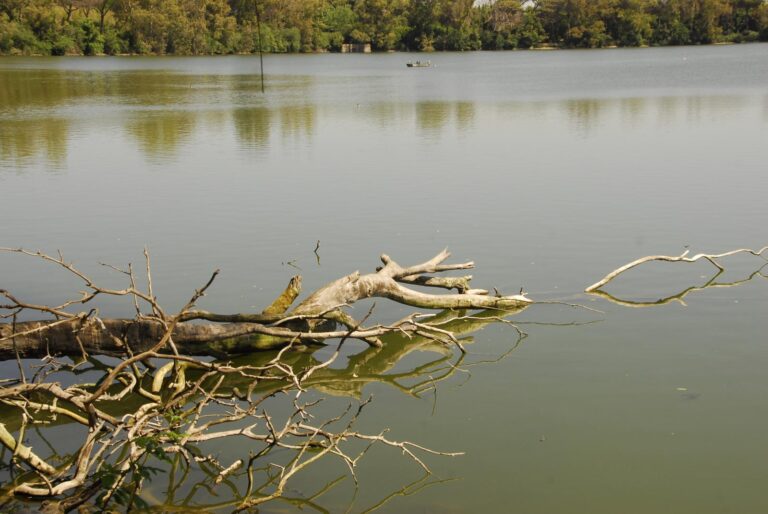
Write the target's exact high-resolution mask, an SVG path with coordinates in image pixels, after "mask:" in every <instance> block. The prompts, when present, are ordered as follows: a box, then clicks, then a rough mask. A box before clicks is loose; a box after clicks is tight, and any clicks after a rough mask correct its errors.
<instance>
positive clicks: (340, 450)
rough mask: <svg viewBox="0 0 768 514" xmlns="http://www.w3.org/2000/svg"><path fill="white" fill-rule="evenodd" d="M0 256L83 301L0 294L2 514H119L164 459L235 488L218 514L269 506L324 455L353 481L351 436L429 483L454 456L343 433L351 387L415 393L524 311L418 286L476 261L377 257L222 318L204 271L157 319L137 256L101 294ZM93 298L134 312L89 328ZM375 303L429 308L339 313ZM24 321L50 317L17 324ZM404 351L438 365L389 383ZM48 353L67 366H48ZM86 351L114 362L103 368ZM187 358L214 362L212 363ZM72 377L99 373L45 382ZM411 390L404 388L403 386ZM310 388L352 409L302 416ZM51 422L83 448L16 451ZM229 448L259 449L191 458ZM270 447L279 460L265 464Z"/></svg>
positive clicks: (518, 299) (96, 319)
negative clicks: (408, 462) (117, 284)
mask: <svg viewBox="0 0 768 514" xmlns="http://www.w3.org/2000/svg"><path fill="white" fill-rule="evenodd" d="M2 251H4V252H10V253H15V254H20V255H23V256H27V257H31V258H34V259H40V260H42V261H44V262H48V263H51V264H53V265H55V266H57V267H59V268H61V269H63V270H65V271H66V272H67V273H69V274H72V275H74V276H76V277H77V278H79V279H80V280H81V281H82V282H83V284H84V287H85V291H83V292H81V293H80V295H79V296H78V297H76V298H74V299H72V300H68V301H66V302H63V303H62V304H60V305H55V306H50V305H36V304H31V303H29V302H25V301H24V300H22V299H20V298H19V297H18V296H17V295H15V294H14V293H11V292H10V291H6V290H0V298H4V301H3V303H2V304H0V316H1V317H2V318H3V319H5V320H6V321H7V322H6V323H4V324H0V358H3V359H10V358H15V359H17V360H18V363H19V378H18V379H10V380H6V381H4V382H3V383H2V384H0V403H2V404H3V405H4V406H5V407H6V408H10V409H12V410H10V411H7V412H5V413H4V414H3V415H2V416H0V447H4V448H5V451H7V452H10V463H9V464H10V469H11V470H15V473H13V474H12V475H11V477H12V480H11V482H10V483H7V484H4V485H2V486H0V510H2V508H3V505H6V504H7V503H8V502H12V501H13V498H15V497H18V496H26V497H32V498H41V499H42V498H49V499H52V500H53V501H51V502H50V503H48V504H47V505H46V506H45V508H46V509H47V512H67V511H69V510H72V509H75V508H77V507H78V506H80V505H83V504H86V503H87V504H93V502H94V501H95V502H96V503H97V504H99V505H101V506H105V505H112V506H123V507H125V508H126V509H127V510H129V509H130V508H131V507H137V506H138V507H140V506H141V505H140V502H141V490H142V486H143V484H144V482H145V480H146V479H147V478H148V477H149V473H150V471H148V470H151V469H153V468H152V466H151V465H155V466H156V465H157V464H158V462H159V463H163V462H171V456H174V458H175V460H173V462H175V463H177V464H179V463H180V464H179V465H180V466H181V468H182V469H185V471H184V473H185V475H186V474H188V473H189V472H190V471H189V470H190V468H191V467H192V466H198V467H199V468H200V470H201V471H203V472H204V473H205V474H206V475H207V476H210V482H211V485H210V487H213V486H214V485H219V484H221V485H222V486H224V485H227V486H228V487H229V488H230V489H231V490H233V491H235V492H234V494H233V495H232V496H233V499H232V500H230V501H229V503H227V504H226V505H217V508H223V507H228V508H229V509H230V510H232V511H235V512H237V511H241V510H247V509H250V508H252V507H255V506H257V505H259V504H261V503H264V502H267V501H270V500H274V499H277V498H280V497H282V496H283V495H284V491H285V488H286V485H287V483H288V481H289V480H290V479H291V478H292V477H293V476H295V475H296V473H299V472H301V471H302V470H303V469H305V468H306V467H307V466H310V465H312V464H313V463H315V462H317V461H318V460H320V459H322V458H324V457H326V456H327V457H336V458H338V459H340V460H341V461H342V462H344V463H345V464H346V465H347V467H348V469H349V472H350V474H351V475H352V476H353V477H354V476H355V468H356V466H357V463H358V461H359V459H361V458H362V456H363V455H364V454H365V453H366V451H367V448H364V449H363V450H362V451H360V450H352V449H351V448H354V445H352V447H350V446H349V445H350V442H354V441H358V442H359V443H364V444H367V445H371V444H380V445H385V446H389V447H392V448H395V449H397V450H398V451H400V452H402V453H403V454H404V455H406V456H407V457H409V458H410V459H412V460H413V461H414V462H415V463H416V464H417V465H419V466H421V467H422V468H423V469H424V470H425V471H426V472H429V468H428V466H427V463H426V462H425V461H424V460H423V459H424V455H429V454H436V455H443V456H454V455H458V454H457V453H445V452H437V451H434V450H431V449H429V448H426V447H424V446H421V445H418V444H415V443H412V442H409V441H397V440H393V439H390V438H388V437H386V436H385V435H384V432H381V433H378V434H366V433H362V432H358V431H356V430H355V429H354V423H355V421H356V420H357V418H358V417H359V415H360V414H361V412H362V410H363V408H364V407H365V406H366V405H367V404H368V402H369V400H362V398H361V396H362V386H363V385H364V384H365V383H369V382H371V381H376V380H380V381H384V382H388V383H391V384H392V385H393V386H394V387H397V388H398V389H400V390H402V391H403V392H405V393H406V394H412V395H419V394H423V392H424V391H425V390H428V389H429V388H430V387H431V388H434V387H436V385H435V384H436V383H437V382H439V381H440V380H442V379H444V378H447V377H449V376H451V375H452V374H453V373H454V372H455V371H456V370H457V369H459V365H460V364H461V363H462V361H463V355H464V344H466V343H468V342H469V340H468V339H467V336H466V334H468V333H470V332H472V331H474V330H476V329H478V328H480V327H482V326H483V325H485V324H488V323H493V322H498V321H505V318H506V317H507V316H509V315H510V314H513V313H515V312H519V311H520V310H522V309H525V308H526V307H527V306H528V305H530V304H531V303H532V302H531V300H530V299H528V298H527V297H525V296H524V295H522V294H520V295H513V296H491V295H489V294H488V293H487V291H484V290H478V289H471V288H470V285H469V283H470V280H471V276H462V277H454V276H429V275H432V274H439V273H442V272H447V271H455V270H465V269H469V268H472V267H473V266H474V264H473V263H471V262H466V263H462V264H444V261H445V260H446V259H447V258H448V257H449V254H448V252H445V251H444V252H441V253H440V254H438V255H437V256H435V257H434V258H433V259H430V260H429V261H427V262H424V263H422V264H419V265H416V266H410V267H406V268H403V267H401V266H400V265H398V264H397V263H396V262H395V261H393V260H392V259H390V258H389V257H388V256H386V255H384V256H382V263H383V266H381V267H380V268H379V269H377V270H376V271H375V272H374V273H369V274H364V275H363V274H360V273H357V272H356V273H353V274H351V275H348V276H346V277H342V278H341V279H338V280H336V281H334V282H331V283H330V284H328V285H326V286H325V287H322V288H320V289H319V290H317V291H315V292H314V293H312V294H310V295H309V296H308V297H307V298H306V299H305V300H303V301H301V302H300V303H298V305H296V306H295V307H294V308H291V305H293V303H294V302H295V300H296V299H297V298H298V296H299V294H300V291H301V278H300V277H294V278H293V279H291V281H290V283H289V284H288V286H287V287H286V289H285V291H283V293H282V294H281V295H279V296H278V298H276V299H275V301H273V302H272V304H271V305H269V306H268V307H267V308H265V309H264V310H263V311H262V312H260V313H242V314H220V313H214V312H209V311H204V310H201V309H198V308H197V307H196V303H197V301H198V300H199V299H200V298H201V297H202V296H204V295H205V293H206V291H207V290H208V288H209V287H211V285H212V283H213V282H214V280H215V278H216V276H217V275H218V273H219V272H218V271H216V272H214V273H213V274H212V276H211V277H210V279H209V280H208V282H207V283H206V284H204V285H203V286H202V287H201V288H199V289H197V290H195V291H194V293H193V295H192V297H191V298H190V300H189V301H188V302H187V304H186V305H185V306H184V307H183V308H182V309H181V310H180V311H179V312H178V313H176V314H168V313H166V312H165V311H164V309H163V308H162V307H161V306H160V305H159V303H158V301H157V299H156V297H155V295H154V293H153V287H152V274H151V267H150V260H149V254H148V253H147V252H145V258H146V274H145V282H146V284H147V286H146V290H141V289H139V287H138V286H137V282H138V280H137V276H136V275H135V273H134V270H133V268H132V267H131V266H130V265H129V266H128V268H127V269H120V268H117V267H114V266H110V268H112V269H113V270H114V271H116V272H118V273H121V274H122V275H124V276H125V278H126V281H127V285H126V287H125V288H124V289H109V288H105V287H102V286H100V285H98V284H96V283H95V282H94V281H93V280H92V279H91V278H89V277H88V276H87V275H86V274H85V273H83V272H82V271H80V270H79V269H77V268H76V267H75V266H74V265H73V264H71V263H69V262H67V261H65V259H64V258H63V256H62V255H61V254H59V255H57V256H50V255H47V254H43V253H41V252H30V251H27V250H23V249H8V248H6V249H2ZM404 284H407V285H418V286H425V287H432V288H442V289H447V290H451V289H454V290H456V293H452V294H426V293H423V292H420V291H417V290H414V289H412V288H410V287H406V286H405V285H404ZM102 296H117V297H125V298H127V299H129V300H130V301H131V304H132V309H133V310H134V311H135V316H134V317H133V318H132V319H102V318H101V317H100V316H99V315H98V310H97V309H96V308H92V309H90V310H85V309H87V308H88V307H90V306H91V305H93V304H94V303H95V302H94V301H95V300H96V299H97V298H99V297H102ZM372 297H377V298H385V299H389V300H393V301H396V302H399V303H402V304H405V305H409V306H412V307H415V308H419V309H436V310H441V311H442V312H440V313H437V314H419V313H413V314H411V315H409V316H407V317H406V318H404V319H402V320H400V321H398V322H395V323H391V324H387V325H381V324H373V325H370V326H366V323H367V322H368V319H369V318H370V317H371V315H372V311H373V308H372V309H371V310H370V311H369V312H368V314H367V315H366V316H365V317H364V318H363V319H361V320H356V319H354V318H352V317H351V316H350V315H349V314H348V313H347V312H346V311H345V310H344V308H345V307H348V306H351V305H352V304H354V303H355V302H357V301H358V300H362V299H366V298H372ZM35 314H37V315H39V316H47V317H48V318H49V319H45V320H38V321H20V318H22V319H23V318H27V319H28V318H29V317H30V316H33V315H35ZM516 333H517V341H518V342H519V341H520V340H521V339H522V337H523V333H522V332H520V331H519V329H516ZM351 338H355V339H360V340H363V341H365V342H366V343H368V345H369V348H368V350H367V351H365V352H361V353H360V354H358V355H356V356H354V358H351V359H350V360H349V365H350V366H353V368H352V369H351V373H350V372H345V371H344V370H335V369H331V364H332V363H333V362H335V361H336V359H337V358H338V357H339V355H340V354H341V349H342V347H343V345H344V344H345V342H346V341H347V340H349V339H351ZM332 340H335V341H336V343H334V344H335V351H334V352H333V354H332V355H331V356H330V357H329V358H326V359H325V360H322V361H318V360H315V359H313V358H306V356H307V355H308V354H307V353H302V352H296V351H291V350H292V349H298V347H303V346H304V347H305V345H306V344H311V343H318V342H326V343H328V342H331V341H332ZM266 349H279V351H277V350H274V351H272V353H263V352H257V353H262V354H264V355H266V356H267V357H266V360H264V359H261V360H259V359H256V360H255V361H254V360H251V362H247V363H244V364H238V363H237V362H235V361H236V360H237V359H236V356H237V355H243V354H251V355H253V353H254V350H266ZM417 349H418V350H424V349H427V350H429V351H432V352H435V353H437V354H438V357H437V359H436V360H434V361H433V362H431V363H429V364H427V365H420V366H419V367H418V368H417V369H414V370H413V371H411V372H405V373H397V374H392V373H390V370H391V369H392V368H393V367H394V366H395V365H396V364H397V362H398V361H400V360H401V358H402V357H403V356H404V355H407V354H408V353H409V352H411V351H413V350H417ZM60 355H69V356H73V357H74V358H75V360H74V362H73V361H69V360H66V359H65V360H60V359H59V357H58V356H60ZM98 355H107V356H118V357H120V358H121V360H120V361H119V362H118V363H117V364H116V365H112V366H107V365H105V364H103V363H102V362H101V361H99V360H98V359H97V358H96V356H98ZM195 355H213V356H216V357H220V358H222V357H224V358H225V359H226V360H219V361H213V362H211V361H210V360H206V359H200V358H198V357H195ZM302 356H304V357H302ZM455 356H458V357H455ZM27 357H42V365H41V366H39V367H38V369H37V370H36V372H35V374H34V376H33V377H29V378H28V377H27V376H25V372H24V368H25V366H24V365H23V363H22V360H21V359H23V358H27ZM297 357H299V358H297ZM233 359H234V361H233ZM80 369H85V370H87V372H89V373H93V372H94V371H98V372H99V373H100V378H99V379H98V380H97V381H96V382H95V383H92V384H81V383H75V384H74V385H70V386H65V385H62V384H61V383H58V382H54V381H51V380H50V379H49V378H48V377H49V376H50V375H51V374H52V373H61V372H62V371H63V370H68V371H69V372H70V373H72V374H74V375H75V376H76V375H77V374H78V373H79V372H80ZM344 373H346V375H345V374H344ZM339 378H342V380H339ZM409 379H410V380H413V381H414V382H413V383H411V384H410V385H406V384H405V383H401V381H407V380H409ZM308 388H314V389H316V390H319V391H324V392H327V393H331V394H334V395H338V394H342V395H345V396H351V397H355V398H358V399H359V400H360V404H359V406H358V407H357V408H354V409H350V410H347V411H345V412H341V413H340V414H339V415H338V416H336V417H333V418H331V419H326V420H325V421H312V420H313V414H312V411H313V409H314V406H315V405H316V403H317V402H312V401H303V400H302V398H303V396H302V395H303V393H304V391H305V390H306V389H308ZM281 393H282V394H287V395H289V398H292V405H293V409H292V411H291V412H289V413H288V414H287V415H284V416H283V418H282V419H277V418H276V417H273V416H272V415H270V414H269V412H268V405H270V401H271V399H272V398H275V395H277V394H281ZM10 413H13V414H10ZM63 422H68V423H78V424H81V425H83V426H84V427H86V428H87V434H86V436H85V439H84V440H83V441H82V442H81V444H80V445H79V446H78V447H76V448H75V451H74V452H72V453H70V454H69V455H57V454H53V455H50V454H48V455H46V454H41V453H38V451H37V449H36V448H33V447H30V446H29V445H28V444H26V443H25V442H24V441H25V433H26V431H27V430H31V429H33V428H37V427H39V426H41V425H48V424H60V423H63ZM230 438H242V439H245V440H248V441H249V442H250V443H249V444H251V445H256V448H257V450H256V451H254V452H252V453H251V454H250V455H249V456H248V458H242V459H239V460H236V461H235V462H232V463H220V462H218V461H217V460H216V459H215V457H214V456H212V455H210V454H205V453H203V452H202V451H201V450H200V446H199V445H201V444H203V443H208V442H210V441H215V440H223V439H230ZM273 449H280V450H282V451H281V452H280V453H279V454H277V455H275V456H274V457H270V454H271V452H272V450H273ZM69 451H71V448H70V450H69ZM286 452H287V453H286ZM265 459H270V460H269V461H265ZM265 462H267V464H265ZM175 465H176V464H174V466H175ZM173 469H176V468H175V467H173ZM259 476H261V478H260V479H259V478H258V477H259ZM235 481H239V483H240V484H241V485H240V486H237V485H236V484H235ZM243 481H245V482H246V484H245V485H244V487H243V486H242V482H243ZM333 483H335V482H333ZM206 487H208V486H206ZM97 496H98V498H97V499H96V500H94V498H95V497H97ZM89 502H90V503H89Z"/></svg>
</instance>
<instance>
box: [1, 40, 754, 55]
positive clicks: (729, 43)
mask: <svg viewBox="0 0 768 514" xmlns="http://www.w3.org/2000/svg"><path fill="white" fill-rule="evenodd" d="M760 44H768V41H743V42H735V41H717V42H714V43H709V44H705V45H702V44H697V45H640V46H616V45H611V46H603V47H590V48H580V47H560V46H539V47H532V48H514V49H509V50H436V51H432V52H419V51H415V50H388V51H375V52H370V53H363V52H329V51H323V52H264V55H382V54H405V55H408V54H420V55H440V54H455V53H461V54H469V53H508V52H551V51H569V50H582V51H583V50H624V49H648V48H697V47H709V46H742V45H760ZM258 55H259V53H258V52H252V53H229V54H214V53H211V54H130V53H121V54H104V53H101V54H95V55H85V54H76V53H72V54H65V55H50V54H20V53H8V54H0V57H55V58H67V57H88V58H100V57H121V58H124V57H173V58H179V57H249V56H258Z"/></svg>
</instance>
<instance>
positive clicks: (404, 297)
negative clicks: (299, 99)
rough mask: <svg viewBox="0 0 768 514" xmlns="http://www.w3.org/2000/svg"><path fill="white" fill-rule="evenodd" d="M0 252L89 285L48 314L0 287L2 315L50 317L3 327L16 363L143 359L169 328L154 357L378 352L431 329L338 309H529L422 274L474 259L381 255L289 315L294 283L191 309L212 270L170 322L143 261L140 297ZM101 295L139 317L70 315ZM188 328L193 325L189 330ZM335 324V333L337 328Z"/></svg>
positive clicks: (0, 349) (412, 320) (4, 354)
mask: <svg viewBox="0 0 768 514" xmlns="http://www.w3.org/2000/svg"><path fill="white" fill-rule="evenodd" d="M0 250H2V251H6V252H14V253H20V254H24V255H27V256H31V257H35V258H39V259H42V260H44V261H47V262H50V263H53V264H55V265H58V266H60V267H61V268H63V269H64V270H66V271H68V272H69V273H71V274H74V275H75V276H77V277H78V278H80V279H81V280H82V281H83V282H84V285H85V287H86V288H87V291H85V292H83V293H82V296H81V297H79V298H77V299H74V300H70V301H68V302H65V303H63V304H62V305H59V306H53V307H51V306H42V305H32V304H29V303H26V302H24V301H22V300H20V299H18V298H17V297H16V296H14V295H13V294H11V292H9V291H5V290H2V289H0V296H4V297H5V298H6V300H7V301H8V302H9V303H7V304H6V305H0V309H4V310H5V311H6V312H7V313H6V314H5V316H4V317H6V318H9V317H14V318H15V317H18V316H19V315H21V314H22V313H28V312H30V311H32V312H39V313H41V314H47V315H50V316H52V317H53V318H54V319H52V320H46V321H24V322H15V323H7V324H3V325H0V358H4V359H9V358H13V357H14V356H15V355H17V354H18V355H19V356H21V357H42V356H44V355H46V354H52V355H55V354H67V355H79V354H83V353H84V354H89V353H100V354H111V355H124V354H125V353H126V352H127V351H129V352H133V353H140V352H144V351H148V350H150V349H152V348H154V346H156V345H157V343H158V341H160V340H161V339H162V338H163V335H164V334H165V333H166V332H167V331H168V327H171V326H172V330H171V331H170V332H169V333H168V338H167V339H168V341H166V342H170V344H168V345H167V348H166V345H165V343H164V344H163V345H162V346H160V347H158V348H155V349H154V350H153V351H173V352H178V353H182V354H187V355H205V354H208V355H215V356H218V357H222V356H229V355H235V354H238V353H248V352H252V351H256V350H265V349H271V348H276V347H282V346H285V345H288V344H291V343H296V342H318V341H325V340H329V339H338V338H340V337H344V336H346V337H349V338H353V339H361V340H363V341H366V342H367V343H368V344H371V345H379V344H381V342H380V338H381V337H382V336H383V335H385V334H387V333H391V332H393V331H400V332H403V331H404V332H410V333H417V332H419V331H424V330H427V331H429V330H430V329H429V328H428V323H420V322H419V320H420V319H421V316H420V315H419V314H414V315H411V316H408V317H407V318H405V319H403V320H400V321H398V322H397V323H394V324H391V325H386V326H384V325H374V326H370V327H363V326H362V325H361V323H359V322H358V321H356V320H355V319H353V318H352V317H350V316H349V315H348V314H347V313H346V312H345V311H344V310H343V308H344V307H347V306H350V305H352V304H354V303H355V302H357V301H359V300H363V299H366V298H373V297H379V298H387V299H390V300H393V301H395V302H398V303H401V304H404V305H408V306H411V307H415V308H420V309H499V310H508V309H517V308H520V307H524V306H527V305H529V304H530V303H531V300H530V299H528V298H527V297H526V296H524V295H513V296H491V295H488V292H487V291H485V290H481V289H470V288H469V282H470V280H471V278H472V277H471V276H465V277H429V276H427V275H429V274H435V273H442V272H446V271H453V270H465V269H470V268H473V267H474V263H472V262H466V263H462V264H448V265H446V264H443V262H444V261H445V260H446V259H447V258H448V257H449V256H450V254H449V253H448V252H447V251H443V252H441V253H439V254H438V255H437V256H435V257H434V258H432V259H430V260H429V261H427V262H424V263H422V264H418V265H416V266H410V267H407V268H403V267H401V266H400V265H398V264H397V263H396V262H395V261H393V260H392V259H391V258H390V257H388V256H387V255H383V256H382V257H381V260H382V262H383V263H384V266H382V267H381V268H379V269H378V270H377V271H376V272H375V273H369V274H365V275H361V274H360V273H359V272H355V273H352V274H350V275H347V276H345V277H342V278H340V279H338V280H335V281H333V282H331V283H330V284H328V285H326V286H324V287H322V288H320V289H318V290H317V291H315V292H314V293H312V294H310V295H309V296H308V297H307V298H306V299H305V300H303V301H302V302H301V303H299V304H298V305H297V306H296V307H295V308H294V309H292V310H289V308H290V305H291V304H292V303H293V301H294V300H295V299H296V298H297V297H298V295H299V293H300V290H301V278H300V277H294V278H293V279H291V281H290V283H289V285H288V287H287V288H286V290H285V291H284V292H283V293H282V294H281V295H280V296H279V297H278V298H277V299H276V300H275V301H274V302H273V303H272V304H271V305H270V306H269V307H267V308H266V309H265V310H264V311H262V312H261V313H242V314H219V313H213V312H209V311H204V310H199V309H196V308H195V303H196V301H197V300H198V299H199V298H200V297H201V296H203V295H204V294H205V290H206V289H207V288H208V287H210V285H211V283H212V282H213V280H214V279H215V277H216V276H217V274H218V271H216V272H214V273H213V275H212V277H211V279H210V280H209V282H208V283H207V284H206V285H205V286H204V287H203V288H201V289H200V290H199V291H196V293H195V295H194V298H193V300H192V301H191V302H190V304H189V305H187V306H186V307H185V308H184V309H182V311H181V312H179V313H178V314H176V315H173V316H171V315H168V314H166V313H165V312H164V311H163V310H162V309H161V307H160V306H159V305H158V304H157V299H156V298H155V296H154V295H153V293H152V285H151V284H152V280H151V272H150V271H149V264H147V282H148V284H149V285H148V290H147V291H140V290H139V289H138V288H137V287H136V282H137V281H136V277H135V275H134V272H133V270H132V268H131V267H129V268H128V270H125V271H124V270H119V269H117V268H115V269H116V270H117V271H119V272H121V273H124V274H125V275H126V276H127V277H128V281H129V285H128V287H126V288H125V289H121V290H115V289H107V288H103V287H100V286H98V285H96V284H95V283H94V281H93V280H91V279H90V278H89V277H88V276H86V275H85V274H84V273H82V272H81V271H80V270H78V269H77V268H75V267H74V266H73V265H72V264H70V263H67V262H66V261H65V260H64V258H63V257H62V256H61V255H59V256H56V257H53V256H49V255H45V254H42V253H40V252H29V251H26V250H23V249H8V248H5V249H0ZM147 263H149V257H148V256H147ZM402 284H416V285H421V286H427V287H435V288H443V289H456V290H457V291H458V293H456V294H442V295H440V294H426V293H423V292H420V291H416V290H414V289H411V288H408V287H405V286H403V285H402ZM99 295H111V296H127V297H130V298H132V299H133V301H134V303H135V310H136V316H135V317H134V318H133V319H101V318H99V317H98V316H97V315H96V311H95V310H91V311H88V312H78V313H74V312H72V309H73V308H74V309H78V308H80V309H82V308H83V307H85V306H86V304H88V303H89V302H91V301H92V300H93V299H94V298H96V297H97V296H99ZM140 304H144V305H146V306H147V307H148V308H149V310H150V311H151V312H149V313H144V312H142V310H141V309H140ZM0 312H1V311H0ZM193 321H195V322H196V323H191V322H193ZM200 321H207V322H208V323H200ZM338 325H340V326H341V329H337V326H338Z"/></svg>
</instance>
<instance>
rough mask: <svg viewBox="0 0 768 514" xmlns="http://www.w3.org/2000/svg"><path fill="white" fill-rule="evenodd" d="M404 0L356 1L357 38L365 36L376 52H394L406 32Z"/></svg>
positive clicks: (405, 5) (405, 3)
mask: <svg viewBox="0 0 768 514" xmlns="http://www.w3.org/2000/svg"><path fill="white" fill-rule="evenodd" d="M407 5H408V4H407V1H406V0H357V1H356V2H355V5H354V10H355V13H356V14H357V17H358V20H359V29H358V31H357V33H356V34H353V36H354V35H356V36H357V37H358V38H359V37H361V36H367V39H368V41H361V42H370V43H371V46H372V47H373V48H374V49H376V50H394V49H395V47H396V46H397V44H398V43H399V42H400V40H401V38H402V37H403V36H404V35H405V34H406V33H407V32H408V18H407V10H406V7H407Z"/></svg>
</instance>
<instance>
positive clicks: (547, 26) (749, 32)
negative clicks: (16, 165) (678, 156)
mask: <svg viewBox="0 0 768 514" xmlns="http://www.w3.org/2000/svg"><path fill="white" fill-rule="evenodd" d="M751 41H768V0H522V1H521V0H495V1H493V0H486V1H478V0H1V1H0V54H22V55H70V54H83V55H98V54H110V55H115V54H148V55H164V54H171V55H206V54H234V53H246V54H247V53H254V52H258V51H259V49H261V50H263V51H265V52H274V53H280V52H326V51H330V52H335V51H340V50H341V49H342V45H343V44H345V43H358V44H366V43H368V44H370V46H371V48H372V49H373V50H374V51H388V50H404V51H435V50H437V51H440V50H449V51H464V50H509V49H518V48H536V47H555V48H599V47H608V46H646V45H648V46H666V45H691V44H693V45H697V44H711V43H730V42H733V43H740V42H751Z"/></svg>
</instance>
